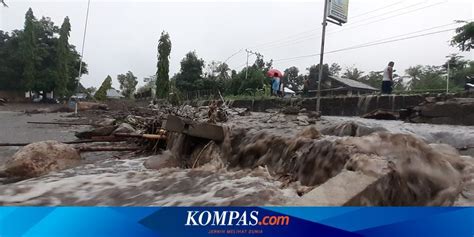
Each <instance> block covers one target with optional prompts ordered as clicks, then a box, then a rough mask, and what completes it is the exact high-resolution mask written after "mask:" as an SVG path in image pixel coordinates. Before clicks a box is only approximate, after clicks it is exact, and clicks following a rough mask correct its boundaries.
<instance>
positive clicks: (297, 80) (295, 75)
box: [283, 66, 304, 91]
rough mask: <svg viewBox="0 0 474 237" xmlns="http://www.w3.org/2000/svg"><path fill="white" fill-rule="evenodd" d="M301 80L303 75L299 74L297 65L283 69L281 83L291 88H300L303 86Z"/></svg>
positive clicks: (294, 89)
mask: <svg viewBox="0 0 474 237" xmlns="http://www.w3.org/2000/svg"><path fill="white" fill-rule="evenodd" d="M303 82H304V77H303V76H302V75H299V70H298V68H297V67H295V66H293V67H290V68H287V69H285V71H284V76H283V83H285V84H287V85H288V87H289V88H290V89H291V90H293V91H298V90H301V89H302V87H303Z"/></svg>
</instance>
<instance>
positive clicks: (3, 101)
mask: <svg viewBox="0 0 474 237" xmlns="http://www.w3.org/2000/svg"><path fill="white" fill-rule="evenodd" d="M6 103H7V100H6V99H3V98H0V106H3V105H5V104H6Z"/></svg>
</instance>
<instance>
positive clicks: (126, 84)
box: [117, 71, 138, 98]
mask: <svg viewBox="0 0 474 237" xmlns="http://www.w3.org/2000/svg"><path fill="white" fill-rule="evenodd" d="M117 80H118V81H119V83H120V90H121V91H122V95H123V96H125V97H126V98H132V97H133V93H135V89H136V87H137V84H138V81H137V77H136V76H134V75H133V73H132V72H131V71H128V72H127V73H126V74H120V75H118V76H117Z"/></svg>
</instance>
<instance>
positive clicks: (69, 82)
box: [0, 9, 87, 96]
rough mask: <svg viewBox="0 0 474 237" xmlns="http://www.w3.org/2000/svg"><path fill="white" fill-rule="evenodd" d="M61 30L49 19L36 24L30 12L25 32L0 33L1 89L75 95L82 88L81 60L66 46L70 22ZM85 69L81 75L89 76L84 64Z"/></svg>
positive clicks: (66, 22) (44, 18)
mask: <svg viewBox="0 0 474 237" xmlns="http://www.w3.org/2000/svg"><path fill="white" fill-rule="evenodd" d="M61 28H62V29H61V30H60V29H59V27H57V26H55V25H54V22H52V21H51V19H50V18H48V17H42V18H41V19H40V20H36V18H35V16H34V15H33V11H32V10H31V9H29V10H28V11H27V13H26V14H25V28H24V29H23V30H13V31H12V32H11V33H8V32H3V31H0V88H2V89H7V90H23V91H34V92H40V91H43V93H45V92H50V91H55V92H56V93H55V94H56V95H61V96H64V95H67V94H72V93H73V92H74V91H75V90H76V88H77V86H78V84H79V82H78V81H77V80H76V78H78V76H79V72H78V68H79V60H80V57H79V54H78V53H77V52H76V50H75V47H74V46H73V45H69V43H68V42H67V41H68V38H69V35H68V34H69V32H68V31H70V23H69V21H68V19H65V22H64V23H63V26H62V27H61ZM68 28H69V29H68ZM58 36H59V37H58ZM83 68H84V69H83V70H82V73H87V65H86V63H84V62H83ZM59 78H62V79H64V80H65V81H64V80H63V81H59Z"/></svg>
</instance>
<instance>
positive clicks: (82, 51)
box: [78, 0, 91, 82]
mask: <svg viewBox="0 0 474 237" xmlns="http://www.w3.org/2000/svg"><path fill="white" fill-rule="evenodd" d="M90 5H91V0H88V1H87V12H86V23H85V26H84V36H83V37H82V49H81V60H80V62H79V79H78V82H79V81H81V71H82V58H83V57H84V45H85V43H86V33H87V22H88V20H89V7H90Z"/></svg>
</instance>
